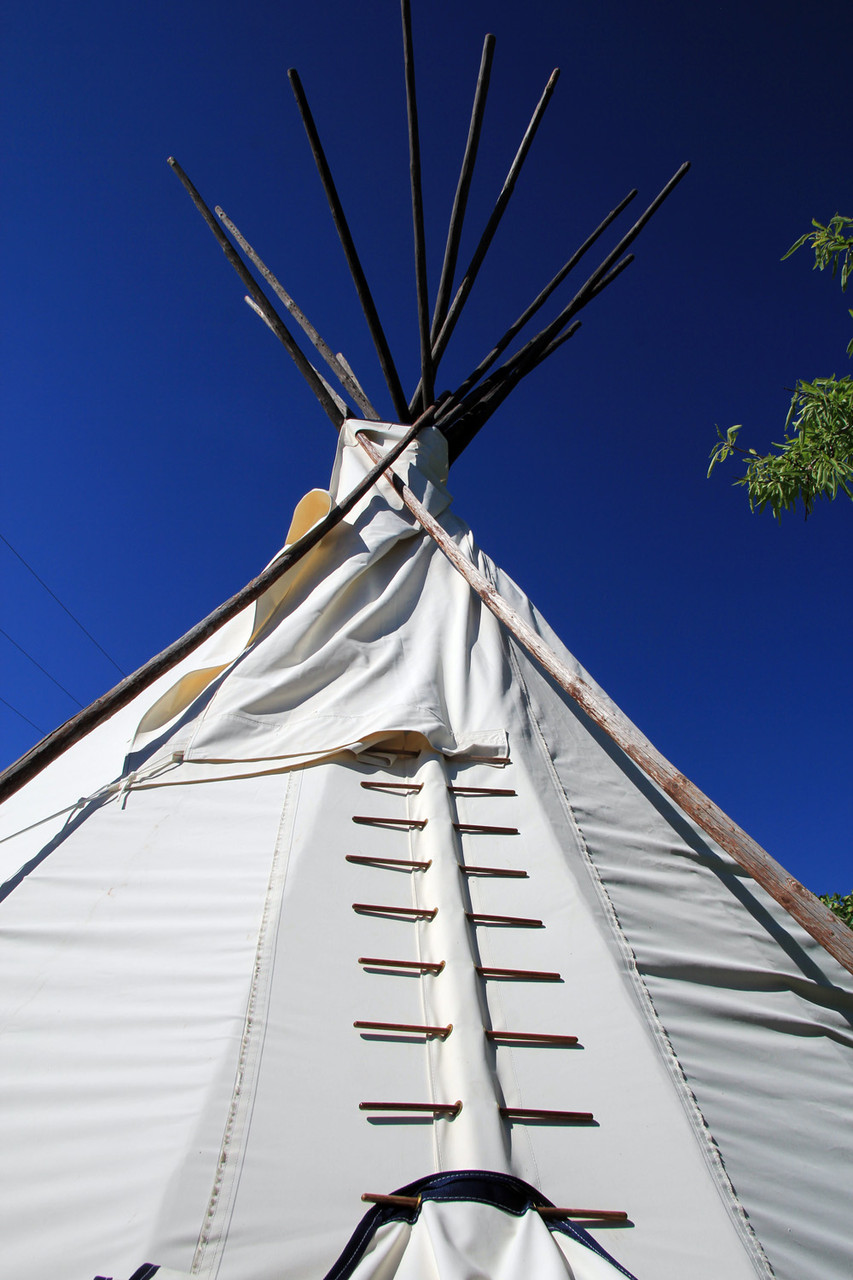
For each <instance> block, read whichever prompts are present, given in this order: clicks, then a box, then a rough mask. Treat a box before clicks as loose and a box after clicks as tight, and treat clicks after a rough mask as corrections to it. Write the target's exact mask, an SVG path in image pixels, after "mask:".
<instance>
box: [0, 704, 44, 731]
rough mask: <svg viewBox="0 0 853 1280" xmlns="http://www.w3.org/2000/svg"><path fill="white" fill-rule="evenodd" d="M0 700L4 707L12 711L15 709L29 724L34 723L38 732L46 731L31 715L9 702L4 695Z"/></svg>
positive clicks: (33, 725)
mask: <svg viewBox="0 0 853 1280" xmlns="http://www.w3.org/2000/svg"><path fill="white" fill-rule="evenodd" d="M0 702H2V703H3V706H4V707H8V708H9V710H10V711H14V713H15V715H16V716H20V717H21V719H22V720H26V722H27V724H29V725H32V727H33V728H34V729H35V731H36V733H44V729H42V728H41V726H40V725H37V724H36V723H35V721H33V720H31V719H30V718H29V716H25V715H24V713H23V711H19V710H18V708H17V707H13V706H12V704H11V702H7V701H6V699H5V698H3V697H0Z"/></svg>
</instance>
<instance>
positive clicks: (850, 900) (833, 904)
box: [820, 893, 853, 929]
mask: <svg viewBox="0 0 853 1280" xmlns="http://www.w3.org/2000/svg"><path fill="white" fill-rule="evenodd" d="M820 900H821V902H825V903H826V905H827V906H828V907H829V909H830V911H834V912H835V914H836V915H837V916H838V918H839V920H843V921H844V923H845V924H846V925H849V926H850V928H851V929H853V893H847V894H844V895H842V894H839V893H822V894H821V895H820Z"/></svg>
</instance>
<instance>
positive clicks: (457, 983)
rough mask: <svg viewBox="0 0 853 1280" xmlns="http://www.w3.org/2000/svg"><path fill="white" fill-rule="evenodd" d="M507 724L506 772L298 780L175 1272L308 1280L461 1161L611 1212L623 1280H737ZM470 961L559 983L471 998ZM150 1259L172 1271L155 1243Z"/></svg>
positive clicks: (345, 774) (682, 1121)
mask: <svg viewBox="0 0 853 1280" xmlns="http://www.w3.org/2000/svg"><path fill="white" fill-rule="evenodd" d="M502 710H503V711H504V712H507V711H508V710H509V708H507V707H504V708H503V709H502ZM518 720H519V727H518V737H517V739H516V741H517V746H514V747H513V763H512V765H508V766H506V767H504V768H500V767H496V766H492V765H486V764H465V763H464V762H462V761H455V762H450V763H449V764H448V765H447V766H445V765H444V764H443V762H442V761H441V758H440V757H439V756H438V755H437V754H436V753H432V752H427V753H425V754H424V755H422V756H421V757H420V758H419V759H418V760H417V761H414V762H404V761H401V762H400V763H399V764H398V766H397V768H396V769H395V770H394V771H393V773H392V774H391V775H389V773H388V772H387V771H386V770H383V769H379V768H376V767H371V766H368V765H366V764H364V763H360V764H356V763H353V764H343V763H340V764H339V763H328V764H319V765H316V766H314V767H313V768H311V769H307V770H305V771H304V772H303V773H302V774H301V775H294V780H295V779H296V777H297V776H298V777H299V779H300V780H299V785H298V803H295V802H294V800H293V797H294V795H295V791H294V789H293V788H292V791H291V810H290V813H289V816H288V820H287V830H288V833H289V834H288V836H287V844H288V847H287V848H284V849H283V850H282V855H283V857H284V859H285V862H286V865H287V872H286V880H285V882H284V890H283V894H282V897H281V902H280V917H279V919H278V922H277V925H276V927H275V929H273V928H270V930H269V935H268V936H269V938H270V945H271V946H273V945H274V948H275V950H274V957H273V958H272V959H271V960H270V962H269V963H270V973H271V978H270V983H269V987H268V990H267V996H266V1004H263V1005H262V1004H261V1002H260V1001H259V1002H258V1003H257V1005H256V1007H255V1008H254V1010H253V1028H254V1030H253V1032H252V1035H253V1036H255V1037H256V1038H257V1039H258V1043H259V1047H258V1049H257V1051H256V1054H255V1056H254V1057H253V1059H252V1062H253V1065H252V1067H251V1069H250V1068H249V1067H248V1066H247V1067H246V1069H245V1070H244V1072H243V1073H242V1093H241V1097H240V1099H239V1108H238V1111H237V1114H236V1119H235V1122H234V1124H233V1126H232V1125H231V1124H230V1122H229V1132H228V1136H227V1141H226V1143H225V1145H224V1146H223V1154H224V1155H225V1156H226V1162H225V1166H224V1168H225V1173H224V1176H223V1177H222V1178H221V1179H220V1180H218V1181H217V1185H216V1187H215V1189H214V1191H213V1195H212V1198H211V1204H210V1210H209V1213H208V1215H207V1218H206V1226H205V1229H204V1242H203V1246H202V1247H201V1248H200V1249H199V1251H198V1252H197V1254H196V1257H195V1261H194V1269H195V1270H197V1271H198V1273H199V1274H201V1275H203V1276H217V1277H219V1280H264V1277H266V1276H267V1275H268V1274H270V1272H271V1270H272V1269H273V1268H274V1266H275V1265H276V1263H277V1260H282V1259H286V1261H287V1267H288V1277H289V1280H303V1278H304V1280H308V1278H309V1277H318V1276H320V1275H322V1274H324V1272H325V1270H326V1268H327V1267H328V1266H329V1265H330V1264H331V1261H332V1260H333V1258H334V1257H336V1256H337V1255H338V1254H339V1253H340V1251H341V1250H342V1249H343V1247H344V1244H345V1243H346V1241H347V1239H348V1237H349V1235H350V1234H351V1231H352V1230H353V1227H354V1226H355V1223H356V1221H357V1220H358V1218H359V1217H360V1210H361V1203H360V1196H361V1193H362V1192H364V1191H380V1192H386V1191H390V1190H393V1189H394V1188H396V1187H398V1186H401V1185H405V1184H406V1183H407V1182H409V1181H411V1180H413V1179H415V1178H417V1177H420V1176H423V1175H424V1174H427V1173H431V1172H433V1171H437V1170H441V1169H452V1168H466V1167H468V1168H470V1167H473V1168H488V1169H493V1170H495V1171H497V1172H504V1173H512V1174H514V1175H516V1176H518V1177H521V1178H523V1179H524V1180H525V1181H528V1182H531V1183H533V1184H534V1185H537V1186H540V1187H541V1188H542V1190H543V1191H545V1193H546V1194H547V1195H548V1196H549V1197H550V1198H551V1199H552V1200H554V1201H555V1202H556V1203H559V1204H578V1203H582V1204H583V1205H584V1206H591V1207H599V1208H617V1209H627V1210H628V1211H629V1213H630V1215H631V1218H632V1219H633V1220H634V1222H635V1223H636V1226H635V1227H634V1228H633V1229H632V1230H629V1231H623V1232H619V1233H618V1241H617V1244H618V1248H617V1250H616V1251H617V1253H618V1255H619V1258H620V1261H622V1262H624V1264H625V1265H626V1266H627V1267H628V1269H629V1270H632V1271H634V1272H636V1273H637V1274H638V1275H639V1276H641V1277H642V1276H644V1275H648V1274H650V1273H653V1274H654V1275H655V1276H656V1277H659V1278H660V1280H681V1277H683V1276H684V1275H685V1274H690V1276H691V1278H692V1280H716V1277H717V1276H718V1275H719V1274H720V1270H721V1269H722V1270H723V1271H724V1274H726V1276H727V1277H729V1278H730V1280H747V1278H750V1280H751V1278H752V1277H754V1275H755V1271H754V1268H753V1265H752V1262H751V1261H750V1258H749V1256H748V1254H747V1253H746V1252H745V1250H744V1244H743V1241H742V1240H741V1239H740V1238H739V1237H738V1235H737V1232H736V1230H735V1228H734V1226H733V1225H732V1220H731V1218H730V1216H729V1215H728V1214H727V1212H726V1210H725V1208H724V1205H723V1202H722V1200H721V1198H720V1195H719V1192H718V1189H717V1187H716V1186H715V1184H714V1182H713V1180H712V1178H711V1177H710V1176H709V1172H708V1169H707V1165H706V1162H705V1158H704V1155H703V1151H702V1148H701V1145H700V1144H699V1142H697V1138H696V1135H695V1133H694V1131H693V1130H692V1129H691V1126H690V1123H689V1120H688V1117H687V1115H686V1113H685V1110H684V1108H683V1105H682V1103H681V1101H680V1099H679V1097H678V1095H677V1092H676V1091H675V1090H674V1089H673V1087H672V1081H671V1079H670V1077H669V1075H668V1074H667V1070H666V1067H665V1065H664V1063H663V1061H662V1058H661V1054H660V1052H659V1049H658V1046H657V1044H656V1043H655V1042H654V1039H653V1037H652V1036H651V1035H650V1033H649V1028H648V1024H647V1022H646V1020H645V1019H644V1018H643V1016H642V1014H641V1012H640V1010H639V1009H638V1007H637V1005H636V1003H635V1000H634V998H633V995H632V993H631V991H630V990H629V989H628V988H627V987H626V985H625V983H624V980H623V978H622V974H621V970H620V964H619V959H618V957H617V956H614V953H613V950H612V948H611V946H610V940H609V935H608V931H607V928H606V927H604V928H603V927H602V925H601V923H600V922H598V923H596V920H595V918H594V915H595V912H596V910H597V903H596V900H595V898H594V895H593V894H592V893H591V892H590V888H591V886H590V884H589V877H588V874H587V872H586V870H585V868H584V866H583V864H582V861H581V859H580V857H579V855H578V853H577V845H576V840H575V837H574V836H573V834H572V833H571V831H570V830H569V829H568V827H567V822H566V818H565V814H564V812H563V811H562V810H561V809H560V807H559V796H558V793H557V791H556V788H555V787H554V786H553V784H550V785H549V784H547V783H545V784H544V785H543V779H542V777H541V776H539V777H537V776H536V775H535V774H534V773H533V772H531V771H530V764H531V757H530V755H529V754H528V753H529V751H530V744H525V742H524V741H523V727H522V725H521V716H520V715H519V716H518ZM514 728H515V725H514V724H511V728H510V737H511V740H513V731H514ZM532 763H535V760H534V761H533V762H532ZM389 776H391V777H393V778H394V779H397V780H400V779H402V778H406V777H408V778H411V779H412V781H413V782H415V783H416V784H422V790H421V791H420V792H419V793H417V794H414V795H411V796H409V797H408V798H407V797H404V796H401V795H395V794H387V793H381V792H375V791H366V790H365V789H363V788H362V787H361V786H360V782H361V781H370V780H376V779H382V778H387V777H389ZM451 779H455V781H456V782H457V783H460V784H466V785H472V784H473V785H478V786H490V785H492V786H493V785H500V786H502V787H510V788H513V789H514V790H516V792H517V795H516V796H515V797H502V798H487V797H475V798H471V799H468V800H465V799H463V798H462V797H460V798H459V801H458V804H459V811H458V814H457V811H456V809H455V808H454V805H453V802H452V799H451V797H449V795H448V792H447V782H448V781H449V780H451ZM354 814H360V815H376V816H380V817H382V816H385V817H408V818H414V819H416V820H423V819H424V818H425V819H426V820H427V824H426V826H425V827H424V828H423V829H422V830H413V831H411V832H406V831H403V830H397V829H390V828H381V827H369V826H363V825H360V824H358V825H357V824H354V823H353V822H352V817H353V815H354ZM457 817H458V818H459V819H460V820H461V821H467V822H472V821H473V822H479V823H483V822H487V821H488V822H489V823H491V824H493V825H501V826H510V825H517V826H518V827H519V828H520V833H521V834H520V835H519V836H505V835H475V836H470V835H467V834H463V835H461V837H458V836H456V835H455V834H454V831H453V827H452V823H453V821H454V820H455V819H456V818H457ZM348 852H356V853H358V854H359V855H361V856H374V857H396V858H404V859H405V858H411V859H415V860H418V861H425V860H428V859H432V865H431V867H430V868H429V870H427V871H425V872H422V871H416V872H412V871H402V870H399V869H394V868H393V867H378V866H377V867H367V866H363V865H359V864H352V863H348V862H347V861H346V854H347V853H348ZM457 860H464V861H465V863H466V864H469V865H480V866H488V865H498V866H517V865H518V864H519V863H520V864H521V865H522V866H523V867H525V868H526V869H527V870H528V872H529V880H526V881H523V882H515V881H510V880H505V879H495V880H480V879H477V878H474V877H470V878H469V877H464V878H463V876H462V875H461V874H460V872H459V869H458V866H457ZM353 902H361V903H367V904H371V903H372V904H380V905H388V906H393V905H397V906H402V907H426V908H429V909H433V908H435V907H438V914H437V916H436V917H435V918H434V920H432V921H421V922H417V923H413V922H412V921H410V920H408V919H405V918H401V919H397V918H391V919H388V918H381V917H377V916H370V915H363V914H358V913H356V912H354V911H353V909H352V903H353ZM466 910H474V911H486V912H490V913H496V914H505V915H516V914H523V915H525V916H532V917H533V918H541V919H542V920H543V921H544V925H545V927H544V928H541V929H533V928H530V929H528V928H513V927H502V926H478V927H477V928H476V930H472V929H471V928H470V926H469V925H468V924H467V922H466V920H465V917H464V913H465V911H466ZM273 938H274V939H275V941H274V943H273ZM359 956H368V957H377V958H386V959H387V958H391V959H394V958H402V959H406V958H409V959H423V960H429V961H440V960H444V961H445V969H444V971H443V972H442V973H441V974H440V975H438V976H426V977H423V978H420V977H411V976H407V975H403V974H399V973H397V974H394V973H389V972H387V971H386V972H382V971H381V970H380V971H376V970H375V969H374V970H373V971H370V970H368V969H365V967H363V966H359V965H358V964H357V963H356V961H357V959H358V957H359ZM475 963H483V964H486V965H497V966H502V967H503V966H507V967H513V968H524V969H547V970H557V971H559V972H561V973H562V974H563V982H562V983H559V984H550V983H549V984H533V983H523V982H517V983H516V982H507V983H503V982H491V981H490V982H487V983H485V984H484V983H483V982H481V981H477V979H476V975H475V973H474V964H475ZM355 1019H364V1020H372V1021H382V1022H402V1023H413V1024H419V1025H447V1024H448V1023H452V1024H453V1031H452V1033H451V1035H450V1036H449V1038H448V1039H447V1040H444V1041H441V1040H438V1039H432V1040H426V1041H425V1040H424V1037H422V1036H418V1035H408V1036H406V1035H402V1036H398V1035H394V1034H393V1033H389V1034H383V1033H371V1032H362V1033H358V1032H357V1031H355V1030H354V1029H353V1026H352V1023H353V1021H354V1020H355ZM484 1026H495V1027H497V1028H502V1027H503V1028H507V1027H508V1028H509V1029H511V1030H527V1031H546V1032H547V1031H556V1032H562V1033H567V1034H576V1035H579V1036H580V1039H581V1044H582V1046H583V1047H582V1048H580V1049H577V1050H563V1049H556V1050H555V1049H543V1048H537V1047H535V1046H524V1047H519V1048H510V1047H501V1048H499V1049H497V1051H495V1050H494V1049H493V1048H492V1047H490V1046H489V1044H488V1042H487V1040H486V1038H485V1036H484V1035H483V1027H484ZM460 1098H461V1099H462V1101H463V1109H462V1111H461V1113H460V1114H459V1115H458V1116H457V1117H456V1118H455V1119H452V1120H449V1119H446V1118H444V1117H439V1118H437V1119H435V1120H433V1119H431V1118H423V1117H418V1118H412V1117H407V1116H400V1115H388V1114H379V1115H375V1116H374V1115H368V1114H365V1113H364V1112H360V1111H359V1103H360V1102H363V1101H384V1102H394V1101H400V1102H439V1103H443V1102H450V1103H452V1102H455V1101H456V1100H457V1099H460ZM502 1104H506V1105H509V1106H522V1107H545V1108H551V1109H558V1110H581V1111H586V1110H591V1111H593V1112H594V1114H595V1117H596V1121H597V1123H596V1124H595V1125H593V1126H588V1125H583V1126H575V1125H562V1124H556V1125H553V1124H551V1125H548V1124H545V1125H532V1124H531V1125H528V1124H524V1123H518V1124H513V1125H507V1124H504V1123H502V1122H501V1121H500V1118H499V1116H498V1111H497V1109H498V1106H500V1105H502ZM197 1194H200V1189H199V1192H198V1193H194V1196H197ZM603 1234H604V1236H605V1239H606V1236H607V1233H606V1230H605V1231H604V1232H603ZM150 1253H151V1250H150V1249H149V1254H150ZM152 1256H153V1255H152ZM156 1256H157V1257H159V1258H161V1259H162V1260H164V1261H167V1262H171V1261H172V1259H171V1256H170V1255H169V1253H168V1252H164V1251H163V1250H162V1249H161V1251H160V1252H159V1253H158V1254H157V1255H156Z"/></svg>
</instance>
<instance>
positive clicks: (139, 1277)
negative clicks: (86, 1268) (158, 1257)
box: [95, 1262, 160, 1280]
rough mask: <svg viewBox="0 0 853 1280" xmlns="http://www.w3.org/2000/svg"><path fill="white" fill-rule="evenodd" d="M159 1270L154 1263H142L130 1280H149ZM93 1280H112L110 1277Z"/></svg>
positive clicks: (96, 1277) (99, 1277)
mask: <svg viewBox="0 0 853 1280" xmlns="http://www.w3.org/2000/svg"><path fill="white" fill-rule="evenodd" d="M159 1270H160V1267H159V1266H158V1265H157V1264H156V1263H154V1262H143V1264H142V1266H141V1267H137V1268H136V1270H135V1271H134V1273H133V1275H132V1276H131V1277H130V1280H151V1277H152V1276H155V1275H156V1274H157V1272H158V1271H159ZM95 1280H112V1276H95Z"/></svg>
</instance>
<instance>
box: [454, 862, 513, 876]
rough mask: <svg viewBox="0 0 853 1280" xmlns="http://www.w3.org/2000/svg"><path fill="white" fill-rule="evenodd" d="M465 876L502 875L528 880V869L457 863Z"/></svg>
mask: <svg viewBox="0 0 853 1280" xmlns="http://www.w3.org/2000/svg"><path fill="white" fill-rule="evenodd" d="M456 865H457V866H458V868H459V870H460V871H461V872H462V874H463V876H502V877H503V878H504V879H506V880H528V879H529V878H530V877H529V876H528V874H527V872H526V871H513V870H512V869H511V868H509V867H466V866H465V865H464V863H462V862H458V863H457V864H456Z"/></svg>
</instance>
